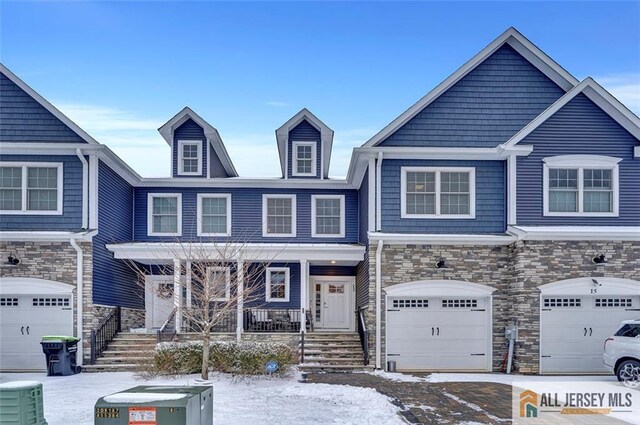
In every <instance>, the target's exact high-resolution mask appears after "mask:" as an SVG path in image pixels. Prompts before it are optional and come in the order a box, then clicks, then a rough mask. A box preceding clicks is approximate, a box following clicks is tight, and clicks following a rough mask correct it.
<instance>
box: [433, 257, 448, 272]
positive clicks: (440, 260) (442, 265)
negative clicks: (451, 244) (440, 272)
mask: <svg viewBox="0 0 640 425" xmlns="http://www.w3.org/2000/svg"><path fill="white" fill-rule="evenodd" d="M436 267H437V268H439V269H446V268H447V265H446V264H445V260H444V258H442V257H440V258H438V261H437V262H436Z"/></svg>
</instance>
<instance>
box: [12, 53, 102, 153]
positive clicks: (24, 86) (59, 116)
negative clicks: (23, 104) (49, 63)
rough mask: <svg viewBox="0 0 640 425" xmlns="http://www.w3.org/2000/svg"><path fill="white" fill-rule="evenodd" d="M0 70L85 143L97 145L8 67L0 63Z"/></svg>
mask: <svg viewBox="0 0 640 425" xmlns="http://www.w3.org/2000/svg"><path fill="white" fill-rule="evenodd" d="M0 72H1V73H3V74H4V75H5V76H6V77H7V78H8V79H9V80H11V81H12V82H13V83H14V84H15V85H16V86H18V87H20V89H22V90H23V91H24V92H25V93H27V94H28V95H29V96H31V97H32V98H33V100H35V101H36V102H38V103H39V104H40V105H42V107H43V108H44V109H46V110H47V111H49V112H51V114H52V115H53V116H54V117H56V118H57V119H59V120H60V121H62V123H63V124H64V125H66V126H67V127H69V128H70V129H71V130H72V131H73V132H74V133H76V134H77V135H78V136H80V137H81V138H82V139H84V140H85V141H86V142H87V143H90V144H94V145H97V144H98V142H97V141H96V140H95V139H94V138H93V137H91V136H89V134H88V133H87V132H85V131H84V130H83V129H81V128H80V127H78V125H77V124H76V123H74V122H73V121H71V120H70V119H69V118H68V117H67V116H66V115H64V114H63V113H62V112H60V111H59V110H58V109H57V108H56V107H55V106H53V105H52V104H51V103H49V102H48V101H47V99H45V98H44V97H42V96H41V95H39V94H38V93H37V92H36V91H35V90H33V89H32V88H31V87H29V85H28V84H27V83H25V82H24V81H22V80H21V79H20V78H18V76H17V75H16V74H14V73H13V72H11V71H10V70H9V68H7V67H6V66H4V65H3V64H1V63H0Z"/></svg>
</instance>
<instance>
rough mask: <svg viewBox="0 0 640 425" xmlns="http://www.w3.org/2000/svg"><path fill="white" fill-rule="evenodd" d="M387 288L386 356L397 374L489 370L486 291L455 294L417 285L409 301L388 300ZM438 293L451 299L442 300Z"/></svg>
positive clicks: (393, 296)
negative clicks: (399, 371) (394, 366)
mask: <svg viewBox="0 0 640 425" xmlns="http://www.w3.org/2000/svg"><path fill="white" fill-rule="evenodd" d="M445 282H446V281H445ZM459 284H463V285H467V283H463V282H460V283H459ZM405 285H406V284H405ZM392 288H393V287H392ZM392 288H390V289H389V290H388V291H387V292H388V293H389V294H390V295H389V296H388V297H387V315H386V326H387V336H386V352H387V360H394V361H395V362H396V368H397V369H398V370H405V371H420V370H424V371H426V370H441V371H445V370H457V371H486V370H491V348H490V347H491V298H490V296H489V295H487V293H486V291H484V292H483V293H477V292H476V291H473V292H475V293H469V291H462V292H467V293H461V291H459V290H458V291H456V290H455V288H446V287H445V288H442V287H441V286H440V285H437V284H435V285H434V284H432V287H429V284H425V283H423V284H422V285H419V287H416V288H415V291H413V295H412V292H411V291H409V292H407V291H404V292H405V294H393V291H392ZM443 289H444V290H446V289H450V290H452V292H455V293H453V294H452V295H451V296H443V295H442V290H443ZM471 289H477V288H476V287H475V286H474V287H472V288H471ZM489 291H491V289H489ZM420 293H422V295H420ZM430 294H434V295H437V296H429V295H430Z"/></svg>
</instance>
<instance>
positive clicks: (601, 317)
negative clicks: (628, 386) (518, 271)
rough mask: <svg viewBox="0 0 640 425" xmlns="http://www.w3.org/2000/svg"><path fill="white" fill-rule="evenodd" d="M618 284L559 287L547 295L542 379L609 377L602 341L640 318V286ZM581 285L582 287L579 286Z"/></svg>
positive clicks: (543, 309)
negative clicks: (585, 375) (588, 375)
mask: <svg viewBox="0 0 640 425" xmlns="http://www.w3.org/2000/svg"><path fill="white" fill-rule="evenodd" d="M620 281H621V279H614V280H613V281H612V279H607V278H595V281H594V280H592V279H591V278H589V279H572V280H570V281H565V286H566V285H568V287H566V288H565V289H562V287H561V285H562V284H561V283H560V287H556V288H555V291H551V292H549V291H546V292H545V291H543V294H542V299H541V309H540V310H541V311H540V369H541V373H602V372H607V370H606V369H605V367H604V364H603V362H602V351H603V345H604V340H605V339H606V338H608V337H610V336H611V335H613V334H614V333H615V331H616V330H617V329H618V328H619V326H620V322H622V321H623V320H628V319H638V318H640V282H638V283H637V285H634V284H633V283H631V284H630V286H627V285H622V286H621V285H620V283H621V282H620ZM579 282H582V284H583V285H582V286H583V287H580V286H579V285H578V286H576V283H579ZM628 282H633V281H628ZM572 283H573V284H572ZM551 285H554V284H551ZM556 285H558V284H556ZM584 286H586V287H584ZM541 289H542V288H541ZM592 291H594V292H595V293H594V294H591V292H592ZM553 292H555V293H553ZM567 292H569V294H567Z"/></svg>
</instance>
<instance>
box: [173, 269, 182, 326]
mask: <svg viewBox="0 0 640 425" xmlns="http://www.w3.org/2000/svg"><path fill="white" fill-rule="evenodd" d="M181 272H182V270H181V264H180V260H179V259H177V258H174V259H173V306H174V307H175V308H176V332H177V333H180V332H182V285H181V282H180V275H181Z"/></svg>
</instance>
